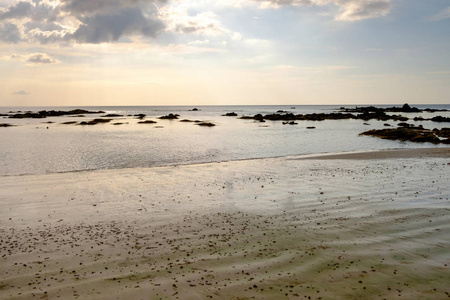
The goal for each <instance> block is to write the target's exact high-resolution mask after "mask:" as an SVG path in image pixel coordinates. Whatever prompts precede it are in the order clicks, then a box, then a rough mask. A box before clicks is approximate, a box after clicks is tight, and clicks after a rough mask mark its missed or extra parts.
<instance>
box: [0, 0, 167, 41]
mask: <svg viewBox="0 0 450 300" xmlns="http://www.w3.org/2000/svg"><path fill="white" fill-rule="evenodd" d="M164 3H166V1H157V2H155V1H149V0H61V1H60V3H59V5H57V6H56V7H53V6H51V5H49V4H47V3H46V2H43V1H41V0H33V4H31V3H29V2H25V1H21V2H17V3H16V4H14V5H10V6H9V7H6V8H4V9H0V29H2V30H1V32H0V40H2V41H3V42H7V43H17V42H19V41H21V40H24V41H38V42H40V43H43V44H46V43H53V42H68V41H75V42H78V43H104V42H113V41H118V40H119V39H120V38H122V37H127V36H133V35H143V36H147V37H156V36H157V35H158V34H160V33H161V32H162V31H163V30H164V28H165V24H164V22H163V21H162V20H161V17H160V15H159V13H158V7H157V4H164ZM2 21H3V22H2ZM2 23H3V24H2ZM14 24H20V25H21V27H20V28H23V32H22V34H21V32H20V31H19V30H18V27H17V25H14ZM61 24H65V25H68V24H69V27H68V26H64V25H61ZM70 24H72V25H73V26H72V27H70ZM74 27H75V28H74Z"/></svg>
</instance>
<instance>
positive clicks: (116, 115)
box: [100, 114, 123, 118]
mask: <svg viewBox="0 0 450 300" xmlns="http://www.w3.org/2000/svg"><path fill="white" fill-rule="evenodd" d="M100 117H102V118H113V117H123V115H118V114H107V115H104V116H100Z"/></svg>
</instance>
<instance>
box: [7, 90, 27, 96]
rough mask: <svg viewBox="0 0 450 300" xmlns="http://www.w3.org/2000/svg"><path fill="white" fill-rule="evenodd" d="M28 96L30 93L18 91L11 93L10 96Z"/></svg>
mask: <svg viewBox="0 0 450 300" xmlns="http://www.w3.org/2000/svg"><path fill="white" fill-rule="evenodd" d="M29 94H30V93H28V92H26V91H24V90H20V91H17V92H14V93H12V94H11V95H14V96H25V95H29Z"/></svg>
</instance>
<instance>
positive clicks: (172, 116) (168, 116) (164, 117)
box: [159, 114, 180, 120]
mask: <svg viewBox="0 0 450 300" xmlns="http://www.w3.org/2000/svg"><path fill="white" fill-rule="evenodd" d="M179 116H180V115H177V114H168V115H166V116H162V117H159V119H162V120H175V119H178V117H179Z"/></svg>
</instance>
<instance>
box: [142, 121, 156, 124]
mask: <svg viewBox="0 0 450 300" xmlns="http://www.w3.org/2000/svg"><path fill="white" fill-rule="evenodd" d="M155 123H157V122H156V121H153V120H145V121H139V122H138V124H155Z"/></svg>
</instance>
